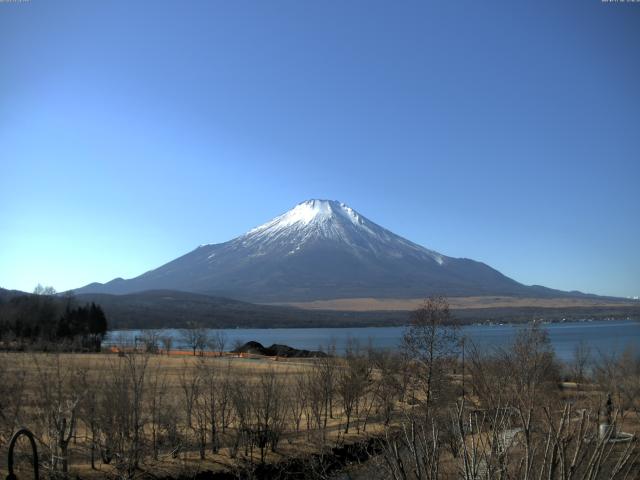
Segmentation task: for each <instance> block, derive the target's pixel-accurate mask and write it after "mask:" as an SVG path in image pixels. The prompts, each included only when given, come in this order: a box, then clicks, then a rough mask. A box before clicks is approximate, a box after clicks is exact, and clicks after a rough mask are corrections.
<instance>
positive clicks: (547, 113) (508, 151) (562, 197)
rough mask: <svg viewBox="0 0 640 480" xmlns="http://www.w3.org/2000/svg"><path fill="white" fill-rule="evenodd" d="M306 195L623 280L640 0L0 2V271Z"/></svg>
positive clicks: (617, 291)
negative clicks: (627, 0) (616, 0)
mask: <svg viewBox="0 0 640 480" xmlns="http://www.w3.org/2000/svg"><path fill="white" fill-rule="evenodd" d="M308 198H329V199H336V200H340V201H343V202H345V203H347V204H349V205H350V206H351V207H353V208H355V209H356V210H358V211H359V212H360V213H362V214H363V215H365V216H367V217H369V218H370V219H371V220H373V221H375V222H377V223H379V224H380V225H382V226H384V227H386V228H389V229H390V230H392V231H394V232H395V233H398V234H400V235H402V236H404V237H406V238H408V239H410V240H413V241H415V242H417V243H420V244H422V245H424V246H426V247H428V248H432V249H435V250H438V251H440V252H442V253H444V254H446V255H450V256H456V257H468V258H473V259H476V260H480V261H484V262H486V263H488V264H489V265H491V266H493V267H495V268H497V269H499V270H500V271H502V272H503V273H505V274H506V275H508V276H510V277H513V278H515V279H516V280H518V281H521V282H523V283H526V284H543V285H546V286H549V287H553V288H560V289H565V290H573V289H578V290H582V291H587V292H593V293H599V294H608V295H620V296H633V295H640V241H639V239H640V4H638V3H635V4H633V3H628V4H620V3H602V2H600V1H599V0H588V1H584V0H581V1H578V0H576V1H563V2H558V1H557V0H553V1H547V0H542V1H536V2H507V1H504V2H491V1H487V2H478V1H475V0H469V1H456V2H424V1H408V2H377V1H370V0H367V1H349V2H344V1H338V0H336V1H322V2H306V1H298V0H296V1H277V2H264V1H255V2H249V1H219V2H218V1H215V2H214V1H184V2H176V1H154V2H141V1H120V0H114V1H108V2H87V1H44V0H31V1H30V2H26V3H0V286H2V287H5V288H17V289H23V290H32V289H33V287H34V285H35V284H37V283H38V282H40V283H43V284H47V285H53V286H54V287H55V288H57V289H58V290H65V289H70V288H74V287H79V286H82V285H84V284H86V283H89V282H92V281H101V282H104V281H108V280H110V279H112V278H114V277H118V276H122V277H125V278H129V277H133V276H136V275H139V274H140V273H142V272H144V271H146V270H149V269H151V268H155V267H157V266H159V265H161V264H163V263H165V262H167V261H169V260H171V259H173V258H175V257H177V256H179V255H181V254H183V253H186V252H187V251H190V250H192V249H193V248H195V247H196V246H197V245H198V244H202V243H212V242H222V241H226V240H229V239H231V238H232V237H235V236H237V235H239V234H241V233H243V232H245V231H246V230H248V229H250V228H252V227H254V226H256V225H258V224H261V223H263V222H266V221H267V220H269V219H270V218H272V217H274V216H275V215H277V214H279V213H282V212H283V211H285V210H288V209H289V208H291V207H292V206H293V205H295V204H296V203H298V202H300V201H303V200H306V199H308Z"/></svg>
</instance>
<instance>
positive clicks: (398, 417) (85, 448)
mask: <svg viewBox="0 0 640 480" xmlns="http://www.w3.org/2000/svg"><path fill="white" fill-rule="evenodd" d="M128 358H134V362H141V360H142V359H144V360H145V361H146V362H147V363H146V369H145V380H144V383H145V389H146V394H145V397H144V399H143V401H142V405H143V415H144V417H145V420H144V422H145V426H144V428H143V434H144V435H145V437H146V441H145V446H144V460H143V461H142V462H141V466H140V471H139V473H138V474H137V475H138V476H139V475H144V474H145V473H147V474H149V475H150V476H152V477H154V478H161V477H173V478H176V477H178V476H183V475H186V476H187V477H193V476H194V475H195V474H196V473H197V472H202V471H209V470H211V471H214V472H215V471H234V470H236V469H238V468H239V467H242V466H243V465H247V464H248V463H249V462H253V463H254V464H256V463H258V462H259V457H258V452H257V450H253V451H249V452H247V451H246V450H244V449H243V448H242V447H241V448H240V451H239V452H237V454H236V455H234V454H232V448H233V447H232V444H233V441H234V436H233V434H232V433H230V431H231V430H232V429H233V428H234V424H235V422H237V420H234V419H231V420H230V422H229V430H230V431H229V432H227V433H226V434H221V435H220V447H221V448H220V450H219V451H218V452H217V453H213V452H212V451H211V448H210V446H209V445H208V446H207V447H206V448H207V451H206V455H205V458H204V459H202V458H201V457H200V452H199V449H198V446H197V440H196V437H197V432H196V430H195V429H194V428H192V427H188V426H187V424H188V422H187V420H186V416H187V413H186V409H185V400H186V397H187V393H188V392H187V391H186V390H185V388H186V386H188V385H189V382H190V381H191V380H193V379H194V377H196V376H198V375H202V372H209V374H214V375H221V374H222V373H223V372H225V373H224V375H225V376H224V378H223V377H222V376H220V377H216V378H218V379H219V381H220V382H223V380H225V379H226V380H229V381H230V382H232V383H233V382H235V381H241V382H244V383H243V385H251V384H252V385H257V384H259V382H260V379H261V378H264V375H265V374H267V373H268V374H273V375H274V376H275V377H276V379H277V380H276V383H277V385H278V386H279V389H280V391H279V394H281V395H282V398H283V399H286V401H287V402H292V401H294V400H295V397H296V395H298V393H299V391H298V390H296V385H297V380H299V379H300V378H302V377H304V376H305V375H308V374H310V372H311V371H313V369H314V368H315V367H316V362H317V360H313V359H290V360H286V359H274V358H260V357H253V358H240V357H235V356H230V355H227V356H222V357H216V356H203V357H200V356H195V357H194V356H192V355H171V356H167V355H161V354H155V355H149V354H128ZM125 360H126V359H125V358H124V357H122V356H119V355H118V354H113V353H107V354H105V353H103V354H46V353H0V365H1V367H2V370H3V372H2V373H3V375H4V377H3V378H4V379H12V378H18V377H20V376H23V377H24V383H23V387H24V391H23V392H22V394H21V398H22V400H21V405H20V411H21V413H20V420H24V425H25V426H26V427H28V428H30V429H32V430H33V431H34V432H35V433H36V435H37V437H38V438H39V440H40V441H41V442H43V443H47V441H48V439H47V433H46V428H45V427H44V424H45V422H46V418H48V416H47V415H48V414H47V412H45V411H44V410H43V407H42V404H41V403H39V402H38V397H41V396H42V395H43V392H44V390H43V385H44V384H49V387H50V388H51V389H53V390H54V391H55V390H56V389H57V388H60V389H61V391H62V397H65V398H74V396H78V395H79V396H80V397H83V396H84V395H86V394H87V393H88V392H87V391H85V392H83V391H82V389H80V391H79V392H78V391H76V392H75V393H71V392H66V393H65V392H64V391H63V390H64V389H68V387H69V385H73V382H74V380H73V378H75V377H74V375H78V374H79V373H82V375H83V376H84V378H86V379H87V380H86V381H87V382H88V383H87V384H88V385H96V386H99V385H101V384H105V385H111V383H110V382H112V381H113V380H114V378H115V377H116V376H118V375H121V373H122V371H123V370H121V369H120V368H121V367H122V366H123V362H125ZM138 365H141V363H138ZM338 368H343V367H338ZM212 372H216V373H212ZM447 375H448V378H449V382H450V384H451V385H454V386H458V387H459V386H460V384H461V380H462V377H461V375H460V373H459V371H458V372H457V373H454V372H449V373H448V374H447ZM371 378H372V381H373V382H375V379H376V378H380V372H378V371H377V370H375V369H374V370H373V371H372V377H371ZM0 380H1V379H0ZM156 381H159V382H161V385H162V387H161V388H162V391H163V393H164V397H163V398H164V400H163V402H164V403H163V405H164V406H163V407H162V408H163V409H167V410H169V409H171V408H173V409H175V411H176V414H175V416H174V417H172V419H173V420H172V421H174V422H175V423H176V424H179V425H181V427H180V429H181V435H182V437H181V438H182V441H181V442H182V447H181V448H180V450H179V451H178V453H177V454H176V453H172V449H171V448H169V447H167V446H166V445H165V446H163V447H162V448H161V449H160V452H159V455H158V459H157V460H154V459H153V458H152V455H151V453H150V446H149V441H150V440H149V438H150V436H151V430H150V427H149V422H150V419H152V418H153V412H152V411H151V404H150V399H151V395H150V393H149V392H150V391H151V389H152V388H153V384H154V382H156ZM467 381H469V378H467ZM221 384H222V383H221ZM372 384H373V383H372ZM96 388H98V387H96ZM369 388H370V390H369V393H368V395H369V397H370V398H371V399H372V400H371V404H369V407H367V405H368V404H367V399H366V398H365V399H364V401H363V403H362V409H363V410H361V411H360V412H359V413H358V415H354V417H353V418H352V425H351V428H350V431H349V433H348V434H345V433H344V425H345V412H344V409H343V407H342V405H341V402H340V401H339V400H338V398H339V397H338V396H337V395H336V397H335V401H334V404H333V405H332V410H333V414H332V415H331V416H330V418H327V420H326V421H327V423H326V430H325V434H324V438H321V434H320V430H319V429H318V428H317V426H315V425H313V420H312V419H311V418H309V422H310V427H307V416H309V415H310V414H311V411H310V410H307V411H305V412H304V413H303V414H302V416H301V424H300V429H299V431H297V430H296V428H295V418H294V416H293V410H291V409H287V410H286V418H285V420H284V423H285V424H286V426H285V428H284V429H283V431H282V438H281V440H280V442H279V444H278V448H277V449H276V451H275V452H272V451H268V452H267V457H266V460H267V462H268V463H278V462H284V461H286V460H288V459H290V458H294V457H300V456H304V455H307V454H311V453H317V452H319V451H321V450H322V449H323V448H324V447H331V446H336V445H341V444H350V443H357V442H360V441H364V440H365V439H367V438H370V437H371V436H382V435H383V433H384V432H385V429H386V427H385V426H384V423H383V420H382V416H381V415H380V414H379V413H377V412H376V411H375V409H374V408H373V397H374V393H373V390H374V388H377V387H369ZM12 393H14V394H15V395H18V393H19V392H17V391H15V392H11V391H7V390H6V389H5V390H4V392H3V394H4V395H11V394H12ZM112 393H113V392H111V391H110V390H109V388H107V389H106V390H102V391H101V395H104V396H105V397H106V398H107V400H108V399H109V395H110V394H112ZM256 393H257V391H256V390H247V391H246V395H247V397H248V398H247V400H249V402H251V401H253V400H254V397H253V396H254V395H256ZM52 395H53V397H55V392H54V393H53V394H52ZM601 397H602V391H601V389H600V388H599V387H598V386H597V385H580V384H576V383H571V382H565V383H563V384H562V385H561V386H560V397H559V400H560V401H561V402H564V403H565V404H566V403H572V404H573V405H574V408H575V409H580V408H590V409H592V410H593V411H595V410H596V409H597V408H598V407H597V404H598V402H599V401H601ZM3 400H4V403H3V404H2V406H3V413H4V414H5V416H6V415H7V414H10V413H9V412H10V410H11V409H10V408H9V406H8V405H7V402H6V398H5V399H3ZM453 400H454V401H456V398H455V397H454V399H453ZM457 400H459V397H458V398H457ZM474 400H475V399H474V398H473V395H471V394H470V395H469V397H468V399H467V401H468V402H469V403H470V404H471V403H473V402H474ZM61 405H62V406H63V407H64V405H66V403H65V402H62V403H61ZM413 405H414V403H412V402H409V401H407V402H404V401H400V400H399V399H398V400H397V401H395V402H394V409H395V413H394V415H393V419H392V421H391V424H390V427H391V428H393V427H394V425H398V424H399V422H401V421H403V420H406V418H407V416H406V414H407V413H408V412H410V411H411V409H412V408H413ZM558 405H559V403H558ZM113 408H114V409H115V408H117V407H116V403H115V399H114V404H113ZM364 408H371V410H370V411H369V412H368V413H367V415H366V418H365V413H364ZM106 409H107V410H108V409H109V405H108V404H107V405H106ZM639 418H640V417H639V416H638V415H634V414H632V413H630V414H628V415H626V416H624V418H622V419H621V422H620V424H619V426H620V428H621V429H622V430H623V431H626V432H631V433H634V434H636V435H638V434H640V423H639ZM194 422H195V421H194ZM21 423H22V422H21ZM365 429H366V430H365ZM1 438H5V440H0V441H2V444H0V475H1V476H4V475H5V474H6V473H5V472H6V471H7V465H6V453H7V451H6V448H7V444H6V437H0V439H1ZM89 439H90V431H89V426H88V423H87V421H86V416H85V418H84V419H80V420H79V421H78V423H77V428H76V431H75V435H74V437H73V439H72V440H71V443H70V447H69V472H70V475H71V476H76V475H77V476H79V477H80V478H90V479H91V478H105V477H109V478H123V476H122V473H121V472H118V471H117V469H116V467H115V466H114V463H115V462H111V463H110V464H107V463H105V462H103V461H102V460H101V458H100V455H99V454H98V455H97V456H96V468H95V469H92V468H91V466H90V463H89V443H90V442H89ZM24 446H25V445H21V446H20V448H19V450H24ZM45 452H46V449H41V456H43V455H46V453H45ZM41 458H42V457H41ZM44 459H45V460H47V458H46V456H45V457H44ZM376 461H380V459H378V460H375V459H374V460H373V461H372V464H373V465H375V464H376ZM455 464H456V460H455V459H454V458H453V457H452V456H451V455H450V454H449V453H448V452H443V454H442V466H443V472H442V475H441V476H439V477H438V478H458V477H456V476H455V475H454V474H452V475H451V476H448V475H446V474H445V473H446V471H447V470H450V471H451V472H454V471H455V470H456V467H455ZM379 467H380V468H381V466H380V465H379ZM374 468H375V467H374ZM380 468H377V474H380V472H381V471H382V470H381V469H380ZM19 470H20V471H21V472H22V474H23V475H27V470H28V468H27V462H26V461H25V460H24V459H23V461H22V462H21V463H20V469H19ZM365 471H366V472H367V473H365V474H364V475H365V477H366V478H368V479H371V478H384V477H371V471H370V470H365ZM356 477H357V476H356V474H355V473H354V478H356ZM19 478H24V476H20V477H19ZM363 478H364V477H363Z"/></svg>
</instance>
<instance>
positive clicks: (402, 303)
mask: <svg viewBox="0 0 640 480" xmlns="http://www.w3.org/2000/svg"><path fill="white" fill-rule="evenodd" d="M447 300H448V301H449V306H450V307H451V308H452V309H468V308H508V307H518V308H519V307H539V308H572V307H627V306H630V305H637V304H638V302H632V301H630V300H629V301H625V300H623V299H621V300H609V299H598V298H524V297H523V298H518V297H448V298H447ZM423 302H424V299H423V298H409V299H406V298H340V299H334V300H315V301H312V302H290V303H280V304H279V305H289V306H292V307H298V308H303V309H308V310H344V311H353V312H371V311H411V310H415V309H416V308H418V307H419V306H420V305H421V304H422V303H423Z"/></svg>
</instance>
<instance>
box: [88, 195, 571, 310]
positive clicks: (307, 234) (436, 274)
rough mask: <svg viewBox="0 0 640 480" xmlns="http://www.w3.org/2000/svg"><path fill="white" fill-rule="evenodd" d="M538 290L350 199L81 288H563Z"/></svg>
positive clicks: (296, 211) (316, 291) (252, 297)
mask: <svg viewBox="0 0 640 480" xmlns="http://www.w3.org/2000/svg"><path fill="white" fill-rule="evenodd" d="M532 288H533V287H526V286H524V285H522V284H520V283H518V282H516V281H514V280H512V279H510V278H508V277H506V276H504V275H502V274H501V273H500V272H498V271H496V270H494V269H493V268H491V267H489V266H488V265H485V264H483V263H480V262H476V261H473V260H469V259H459V258H452V257H447V256H445V255H442V254H440V253H438V252H435V251H433V250H429V249H427V248H424V247H422V246H420V245H417V244H415V243H413V242H411V241H409V240H406V239H404V238H402V237H400V236H398V235H396V234H394V233H392V232H390V231H389V230H387V229H385V228H383V227H381V226H379V225H377V224H375V223H374V222H372V221H371V220H369V219H367V218H365V217H364V216H362V215H360V214H359V213H358V212H357V211H355V210H354V209H352V208H351V207H349V206H347V205H345V204H343V203H340V202H337V201H331V200H307V201H305V202H302V203H300V204H298V205H296V206H295V207H294V208H292V209H291V210H289V211H287V212H285V213H283V214H282V215H279V216H277V217H276V218H274V219H273V220H271V221H269V222H267V223H265V224H263V225H260V226H259V227H256V228H254V229H252V230H250V231H248V232H247V233H246V234H244V235H241V236H239V237H237V238H235V239H233V240H230V241H228V242H225V243H220V244H208V245H201V246H200V247H198V248H196V249H195V250H193V251H192V252H189V253H187V254H186V255H183V256H182V257H179V258H177V259H175V260H173V261H171V262H169V263H167V264H165V265H163V266H161V267H159V268H157V269H155V270H151V271H149V272H146V273H144V274H142V275H140V276H139V277H136V278H132V279H130V280H123V279H116V280H112V281H111V282H108V283H106V284H104V285H101V284H91V285H88V286H86V287H84V288H82V289H79V290H78V291H79V292H81V293H87V292H97V293H116V294H120V293H132V292H138V291H143V290H152V289H174V290H183V291H188V292H195V293H207V294H215V295H222V296H228V297H232V298H238V299H242V300H247V301H253V302H279V301H304V300H320V299H332V298H350V297H376V298H414V297H420V296H424V295H430V294H445V295H451V296H467V295H532V294H533V296H539V295H549V294H553V293H550V292H554V291H551V290H549V291H547V290H535V291H533V290H532ZM558 293H562V292H558Z"/></svg>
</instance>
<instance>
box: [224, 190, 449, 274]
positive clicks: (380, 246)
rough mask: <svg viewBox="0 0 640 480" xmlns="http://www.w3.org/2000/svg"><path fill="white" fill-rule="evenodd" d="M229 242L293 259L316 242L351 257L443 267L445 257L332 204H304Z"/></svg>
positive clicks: (351, 211) (316, 201)
mask: <svg viewBox="0 0 640 480" xmlns="http://www.w3.org/2000/svg"><path fill="white" fill-rule="evenodd" d="M232 242H240V243H241V244H242V245H243V246H244V247H247V248H252V247H256V248H258V250H260V251H263V250H265V249H266V248H272V249H277V250H279V251H280V252H281V253H285V254H287V255H293V254H296V253H299V252H300V251H301V250H303V249H304V248H305V247H306V246H310V247H313V245H314V244H315V243H317V242H325V243H327V242H335V243H338V244H340V245H342V246H343V247H347V248H351V249H352V250H353V253H354V254H357V255H361V254H364V253H369V254H373V255H382V256H385V255H387V256H394V257H402V256H403V255H405V254H407V252H405V250H406V249H409V250H410V254H411V255H416V254H417V255H419V256H421V257H424V258H430V259H432V260H433V261H435V262H437V263H438V264H440V265H442V263H443V262H444V258H445V257H444V256H443V255H440V254H439V253H437V252H434V251H431V250H427V249H426V248H423V247H421V246H419V245H416V244H414V243H411V242H409V241H407V240H405V239H403V238H402V237H399V236H397V235H395V234H394V233H392V232H390V231H389V230H386V229H384V228H382V227H380V226H379V225H376V224H375V223H373V222H372V221H370V220H368V219H367V218H366V217H364V216H362V215H360V214H359V213H358V212H356V211H355V210H354V209H353V208H351V207H349V206H348V205H346V204H344V203H341V202H338V201H335V200H315V199H314V200H307V201H305V202H302V203H299V204H298V205H296V206H295V207H293V208H292V209H291V210H289V211H287V212H285V213H283V214H282V215H279V216H277V217H276V218H274V219H273V220H271V221H269V222H267V223H265V224H263V225H260V226H259V227H256V228H254V229H252V230H250V231H249V232H247V233H246V234H245V235H242V236H241V237H239V238H238V239H236V240H233V241H232Z"/></svg>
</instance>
